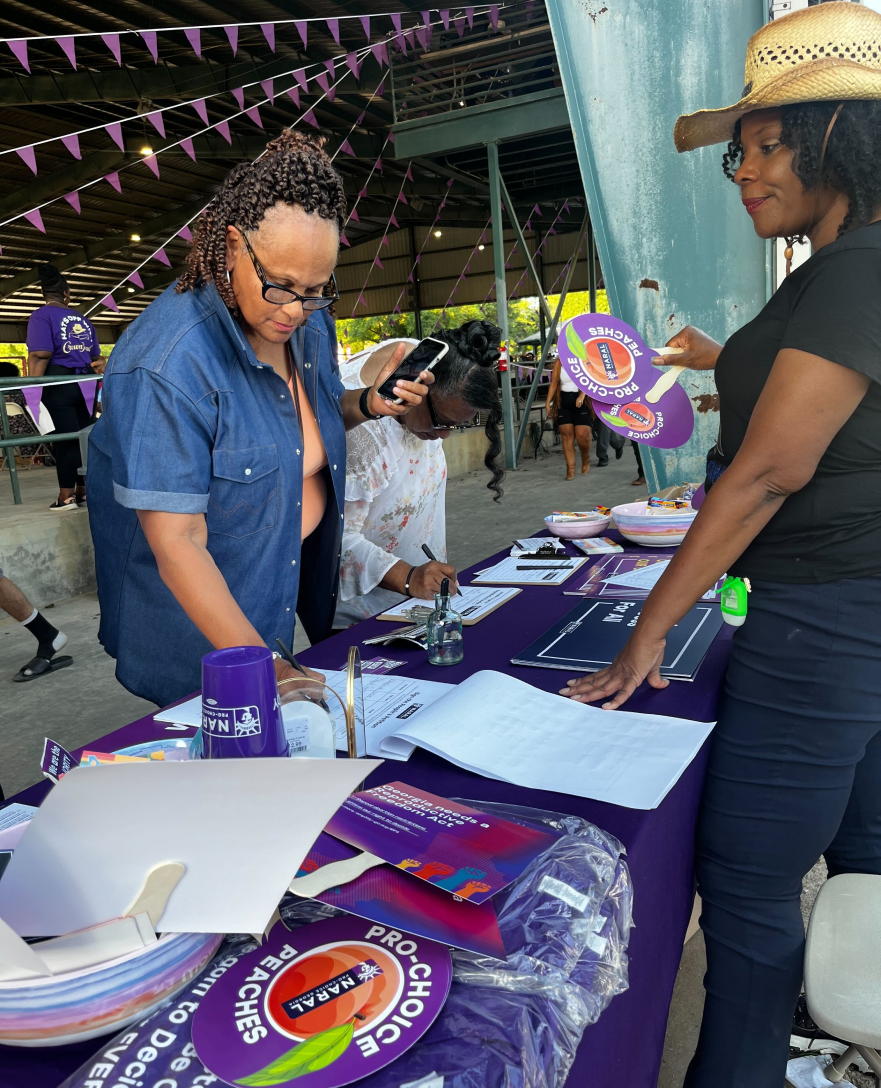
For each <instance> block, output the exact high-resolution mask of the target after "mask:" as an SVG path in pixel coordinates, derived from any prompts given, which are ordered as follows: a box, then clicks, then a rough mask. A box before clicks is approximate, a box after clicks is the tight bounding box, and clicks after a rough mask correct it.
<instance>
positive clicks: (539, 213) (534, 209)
mask: <svg viewBox="0 0 881 1088" xmlns="http://www.w3.org/2000/svg"><path fill="white" fill-rule="evenodd" d="M532 214H533V215H537V216H538V217H539V218H541V208H540V207H539V206H538V205H537V204H536V205H535V207H534V208H533V209H532Z"/></svg>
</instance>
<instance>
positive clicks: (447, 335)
mask: <svg viewBox="0 0 881 1088" xmlns="http://www.w3.org/2000/svg"><path fill="white" fill-rule="evenodd" d="M431 335H432V336H433V337H434V338H435V339H436V340H443V341H444V343H446V344H449V345H450V350H449V351H448V352H447V353H446V355H445V356H444V357H443V359H441V361H440V362H439V363H438V364H437V366H436V367H435V368H434V370H433V371H432V373H433V374H434V385H433V386H432V389H433V390H436V391H437V392H438V393H440V394H441V395H442V396H447V397H460V398H461V399H462V400H464V401H465V403H466V404H467V405H468V407H469V408H474V409H475V410H477V411H482V412H486V413H487V417H486V425H485V427H484V431H485V433H486V437H487V438H488V439H489V446H488V447H487V451H486V457H484V459H483V460H484V464H485V465H486V467H487V468H488V469H489V470H490V472H491V473H492V479H491V480H490V482H489V483H488V484H487V485H486V486H487V487H488V488H489V490H490V491H492V492H493V493H494V494H493V501H494V502H498V501H499V500H500V499H501V497H502V494H503V492H502V488H501V486H500V484H501V482H502V480H503V479H504V478H505V471H504V469H502V468H499V467H498V466H497V465H496V458H497V457H498V456H499V453H500V452H501V449H502V441H501V437H500V435H499V423H500V422H501V419H502V404H501V400H500V398H499V383H498V378H497V377H496V369H495V368H496V366H497V364H498V361H499V357H500V356H501V350H500V348H501V343H502V330H501V329H500V328H499V327H498V326H497V325H493V324H492V323H491V322H489V321H466V322H465V324H464V325H460V326H459V328H458V329H437V330H435V331H434V332H433V333H432V334H431Z"/></svg>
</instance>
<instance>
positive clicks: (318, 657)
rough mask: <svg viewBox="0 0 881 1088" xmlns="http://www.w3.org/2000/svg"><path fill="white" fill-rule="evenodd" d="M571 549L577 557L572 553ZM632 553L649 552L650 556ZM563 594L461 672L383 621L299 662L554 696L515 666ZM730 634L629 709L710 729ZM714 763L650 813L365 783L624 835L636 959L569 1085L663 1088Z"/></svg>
mask: <svg viewBox="0 0 881 1088" xmlns="http://www.w3.org/2000/svg"><path fill="white" fill-rule="evenodd" d="M569 550H570V551H571V552H572V553H573V554H574V549H572V548H571V547H570V549H569ZM633 550H634V551H640V552H642V551H645V552H647V553H650V549H642V548H639V549H633ZM504 554H506V553H504V552H502V553H499V555H498V556H495V557H492V559H490V560H487V561H485V562H483V563H481V564H478V565H477V566H476V567H475V568H472V569H481V568H482V567H485V566H488V565H489V563H490V562H492V561H493V560H494V559H498V558H501V557H502V555H504ZM584 570H586V567H583V568H582V571H581V572H579V573H578V574H575V575H573V576H572V578H571V579H570V580H569V581H570V583H573V584H574V583H575V582H576V581H577V580H578V579H579V578H581V577H582V576H583V571H584ZM467 573H468V572H463V575H462V577H463V581H464V582H466V583H467V582H468V581H469V580H470V579H469V578H468V577H467ZM562 588H565V586H564V587H548V586H536V587H529V588H524V589H523V591H522V593H521V594H520V595H519V596H518V597H516V598H515V599H514V600H513V601H512V602H509V603H507V604H505V605H503V606H502V607H501V608H499V609H497V610H496V611H495V612H494V613H492V615H490V616H488V617H487V618H486V619H484V620H482V621H481V622H480V623H479V624H476V625H475V626H473V627H466V628H465V660H464V661H463V662H462V664H461V665H455V666H452V667H448V668H446V669H439V668H436V667H433V666H431V665H429V664H428V663H427V661H426V658H425V654H424V653H422V652H420V651H418V650H401V649H399V647H397V646H395V647H393V648H392V649H391V650H387V649H385V648H382V647H374V646H361V645H360V643H361V642H362V641H363V640H364V639H365V638H370V637H372V636H374V635H377V634H379V633H381V632H383V631H388V630H390V629H391V625H390V624H389V623H388V622H387V621H380V620H366V621H365V622H364V623H361V624H359V625H358V626H357V627H356V628H350V629H349V630H348V631H343V632H341V633H340V634H337V635H335V636H334V637H333V638H331V639H328V640H327V641H326V642H322V643H320V644H319V645H317V646H314V647H312V649H310V650H308V651H306V652H305V653H303V654H302V655H300V656H301V660H302V661H303V662H304V664H307V665H309V666H311V667H312V668H315V669H336V668H340V667H341V666H344V664H345V661H346V657H347V655H348V650H349V647H350V646H353V645H358V646H359V648H360V650H361V656H362V658H369V657H378V656H386V657H388V656H391V657H394V658H395V659H396V660H401V661H405V662H406V664H405V665H404V667H403V668H402V669H400V670H398V671H399V672H400V673H402V674H406V675H408V676H415V677H422V678H424V679H428V680H442V681H444V682H447V683H458V682H460V681H461V680H464V679H465V678H466V677H467V676H470V675H471V673H473V672H477V671H478V670H479V669H496V670H498V671H500V672H508V673H511V674H512V675H515V676H518V677H520V678H521V679H524V680H527V681H528V682H529V683H531V684H533V685H535V686H536V687H540V688H544V689H545V690H546V691H556V690H558V689H559V688H560V687H562V682H563V681H564V680H565V679H566V674H565V673H562V672H557V671H556V670H553V669H527V668H522V667H515V666H512V665H511V664H510V659H511V657H512V656H514V655H515V654H516V653H518V652H519V651H520V650H522V649H524V648H525V647H527V646H528V645H529V644H530V643H531V642H533V641H534V640H535V639H536V638H538V637H539V635H541V634H542V633H543V632H544V631H545V630H546V629H547V628H548V627H549V626H550V625H551V624H552V623H553V622H554V621H555V620H556V619H558V618H559V617H560V616H562V615H564V614H565V613H566V612H567V611H568V610H569V609H571V608H574V607H575V605H576V604H577V603H578V599H577V598H574V597H567V596H565V595H564V594H563V592H562ZM732 633H733V628H731V627H723V629H722V631H721V632H720V634H719V636H718V637H717V638H716V641H715V642H714V644H713V645H712V646H711V648H710V651H709V653H708V654H707V657H706V659H705V661H704V663H703V664H702V666H701V669H700V672H699V673H698V676H697V679H696V680H695V681H694V682H693V683H684V682H676V681H674V682H673V683H671V684H670V685H669V687H668V688H666V689H665V690H664V691H654V690H652V689H650V688H648V686H647V685H643V688H642V689H640V691H638V692H637V693H636V694H635V695H634V696H633V697H632V698H631V699H630V702H629V703H628V704H627V708H628V709H629V710H636V711H642V712H645V713H650V714H670V715H673V716H676V717H680V718H692V719H694V720H697V721H713V720H714V719H715V717H716V704H717V700H718V696H719V692H720V689H721V684H722V678H723V676H724V673H725V668H726V665H727V662H728V655H729V652H730V637H731V634H732ZM164 728H165V727H163V725H162V724H161V723H158V722H154V721H153V718H152V717H146V718H140V719H138V721H136V722H132V723H131V725H127V726H124V727H123V728H122V729H117V730H116V731H115V732H113V733H110V734H108V735H107V736H106V737H102V738H101V739H100V740H98V741H94V742H92V744H90V745H89V747H92V748H95V749H97V750H99V751H111V750H113V749H116V748H122V747H124V746H126V745H129V744H135V743H137V742H139V741H145V740H153V739H155V738H157V737H159V736H168V735H169V734H168V733H167V732H165V731H164ZM192 732H193V730H186V731H184V732H181V733H180V734H179V735H181V736H188V735H191V734H192ZM78 751H79V750H78ZM706 754H707V747H706V745H705V746H704V748H703V749H702V751H701V752H700V753H699V755H698V756H697V758H696V759H695V760H694V761H693V762H692V764H691V766H690V767H689V768H688V769H687V770H686V771H685V773H684V774H683V776H682V778H681V779H680V780H679V782H678V783H677V784H676V786H675V787H674V788H673V789H672V790H671V791H670V793H669V794H668V795H667V797H666V798H665V800H664V801H663V803H662V804H661V805H660V807H659V808H657V809H655V810H653V811H651V812H644V811H639V810H636V809H626V808H619V807H618V806H616V805H608V804H604V803H602V802H600V801H588V800H585V799H584V798H581V797H570V796H568V795H565V794H561V793H548V792H545V791H542V790H530V789H525V788H522V787H519V786H511V785H508V784H507V783H504V782H498V781H495V780H493V779H489V778H481V777H480V776H479V775H476V774H472V773H470V772H468V771H463V770H460V769H459V768H458V767H456V766H454V765H453V764H451V763H447V762H446V761H445V760H442V759H440V758H439V757H437V756H434V755H431V754H430V753H428V752H424V751H422V750H421V749H417V750H416V751H415V752H414V753H413V755H412V756H411V758H410V760H409V762H407V763H399V762H396V761H392V760H388V761H386V762H385V763H384V764H383V765H382V766H381V767H380V768H379V769H378V770H377V771H375V772H374V773H373V774H372V775H371V776H370V778H369V779H368V784H369V785H379V784H381V783H383V782H392V781H395V780H396V779H399V780H401V781H404V782H408V783H409V784H411V785H413V786H418V787H420V788H421V789H425V790H429V791H430V792H432V793H437V794H440V795H441V796H444V797H461V798H472V799H474V800H477V801H505V802H508V803H510V804H519V805H530V806H533V807H536V808H546V809H552V810H554V811H558V812H567V813H571V814H573V815H576V816H583V817H584V818H585V819H588V820H590V821H592V822H593V823H595V824H596V825H597V826H598V827H601V828H602V829H603V830H604V831H609V832H611V834H613V835H615V836H617V838H619V839H620V840H621V842H622V843H623V844H624V846H625V847H626V849H627V862H628V865H629V866H630V872H631V876H632V879H633V887H634V922H635V926H634V929H633V931H632V932H631V936H630V947H629V950H628V953H629V956H630V988H629V989H628V990H627V992H626V993H624V994H621V995H620V996H618V997H616V998H614V999H613V1001H612V1003H611V1005H610V1006H609V1008H608V1009H607V1010H606V1011H605V1012H604V1013H603V1015H602V1016H601V1017H600V1019H599V1021H598V1022H597V1023H596V1024H594V1025H593V1026H591V1027H589V1028H588V1029H587V1031H586V1032H585V1034H584V1039H583V1040H582V1043H581V1046H580V1048H579V1051H578V1057H577V1059H576V1062H575V1065H574V1066H573V1068H572V1071H571V1073H570V1074H569V1080H568V1083H569V1085H571V1086H572V1088H608V1086H609V1085H612V1084H621V1085H627V1088H655V1086H656V1084H657V1079H658V1071H659V1069H660V1064H661V1054H662V1051H663V1047H664V1032H665V1029H666V1025H667V1011H668V1008H669V1005H670V998H671V995H672V993H673V983H674V981H675V978H676V971H677V968H678V966H679V959H680V956H681V954H682V942H683V938H684V936H685V930H686V927H687V925H688V920H689V917H690V914H691V908H692V900H693V877H692V863H693V854H694V845H693V838H694V825H695V819H696V816H697V808H698V802H699V799H700V792H701V785H702V782H703V777H704V771H705V767H706ZM48 788H49V787H48V784H47V783H41V784H39V785H37V786H32V787H31V788H30V789H28V790H25V791H23V792H22V793H20V794H19V795H18V796H17V797H15V798H14V799H13V800H16V801H20V802H22V803H24V804H31V805H35V804H39V803H40V801H41V800H42V798H43V797H44V796H45V794H46V791H47V790H48ZM102 1042H103V1040H101V1039H99V1040H94V1041H92V1042H87V1043H82V1044H78V1045H74V1046H68V1047H55V1048H44V1049H38V1050H26V1049H18V1048H14V1047H2V1046H0V1088H57V1085H59V1084H60V1083H61V1082H62V1081H63V1080H64V1078H65V1077H66V1076H68V1075H69V1074H70V1073H71V1072H72V1071H73V1070H74V1069H76V1068H77V1066H78V1065H79V1064H80V1063H81V1062H83V1061H85V1060H86V1059H87V1058H88V1057H89V1056H90V1055H92V1054H93V1053H95V1051H97V1050H98V1049H99V1047H100V1046H101V1044H102Z"/></svg>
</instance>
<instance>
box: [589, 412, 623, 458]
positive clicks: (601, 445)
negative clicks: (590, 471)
mask: <svg viewBox="0 0 881 1088" xmlns="http://www.w3.org/2000/svg"><path fill="white" fill-rule="evenodd" d="M593 437H594V439H595V441H596V444H597V459H598V460H599V461H608V460H609V446H611V447H612V449H613V450H620V449H622V448H623V446H624V435H623V434H618V432H617V431H613V430H611V429H610V428H609V427H607V426H606V424H605V423H603V421H602V420H601V419H595V420H594V421H593Z"/></svg>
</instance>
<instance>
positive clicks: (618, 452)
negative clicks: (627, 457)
mask: <svg viewBox="0 0 881 1088" xmlns="http://www.w3.org/2000/svg"><path fill="white" fill-rule="evenodd" d="M623 456H624V447H623V446H619V447H618V448H617V449H616V450H615V460H616V461H620V460H621V458H622V457H623Z"/></svg>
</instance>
